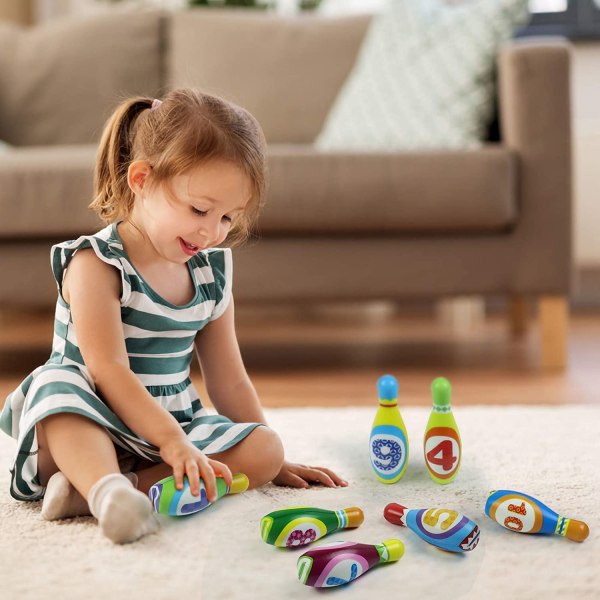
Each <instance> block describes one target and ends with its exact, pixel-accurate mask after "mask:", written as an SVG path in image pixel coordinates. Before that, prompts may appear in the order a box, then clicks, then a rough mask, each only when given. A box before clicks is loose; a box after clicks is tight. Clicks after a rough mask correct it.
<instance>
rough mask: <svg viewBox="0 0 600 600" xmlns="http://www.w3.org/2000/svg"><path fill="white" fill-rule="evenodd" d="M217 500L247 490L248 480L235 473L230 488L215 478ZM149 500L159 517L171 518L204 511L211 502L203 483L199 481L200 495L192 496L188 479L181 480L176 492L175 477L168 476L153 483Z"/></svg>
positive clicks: (221, 479)
mask: <svg viewBox="0 0 600 600" xmlns="http://www.w3.org/2000/svg"><path fill="white" fill-rule="evenodd" d="M216 484H217V500H219V499H220V498H222V497H223V496H225V495H226V494H239V493H240V492H245V491H246V490H247V489H248V478H247V477H246V476H245V475H244V474H243V473H235V474H234V475H233V481H232V482H231V488H229V487H228V486H227V484H226V483H225V480H224V479H223V478H222V477H217V478H216ZM148 495H149V496H150V500H151V501H152V504H153V505H154V510H155V511H156V512H157V513H160V514H161V515H171V516H172V517H181V516H184V515H191V514H192V513H196V512H200V511H201V510H204V509H205V508H207V507H208V506H210V505H211V504H213V502H209V501H208V498H207V497H206V489H205V487H204V481H202V479H200V495H199V496H192V492H191V491H190V483H189V481H188V478H187V477H185V476H184V478H183V489H182V490H178V489H177V488H176V487H175V477H174V476H173V475H169V477H165V478H164V479H161V480H160V481H158V482H157V483H155V484H154V485H153V486H152V487H151V488H150V490H149V491H148Z"/></svg>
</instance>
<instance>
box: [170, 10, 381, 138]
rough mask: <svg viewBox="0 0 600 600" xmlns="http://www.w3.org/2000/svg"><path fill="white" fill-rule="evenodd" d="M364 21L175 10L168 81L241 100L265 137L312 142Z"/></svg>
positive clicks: (356, 46)
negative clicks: (258, 122) (260, 127)
mask: <svg viewBox="0 0 600 600" xmlns="http://www.w3.org/2000/svg"><path fill="white" fill-rule="evenodd" d="M369 21H370V16H369V15H359V16H356V15H354V16H345V17H331V18H323V17H318V16H313V15H309V16H307V15H300V16H290V17H282V16H281V15H277V14H265V13H262V12H260V11H257V12H255V11H251V10H233V9H229V10H227V9H225V10H219V9H214V8H211V9H203V8H198V9H192V10H187V11H181V12H177V13H175V14H174V15H173V16H172V18H171V19H170V30H169V34H168V39H169V51H168V57H167V74H168V75H167V76H168V79H169V81H168V82H169V85H170V87H181V86H196V87H199V88H201V89H203V90H204V91H206V92H209V93H212V94H216V95H219V96H223V97H225V98H227V99H228V100H231V101H233V102H235V103H237V104H240V105H241V106H243V107H244V108H246V109H248V110H249V111H250V112H251V113H252V114H253V115H254V116H255V117H256V118H257V119H258V120H259V121H260V123H261V125H262V127H263V130H264V132H265V135H266V138H267V140H268V141H270V142H297V143H309V142H312V141H313V140H314V139H315V138H316V136H317V134H318V133H319V131H320V130H321V127H322V125H323V122H324V121H325V117H326V116H327V113H328V111H329V108H330V106H331V104H332V102H333V100H334V98H335V97H336V95H337V93H338V91H339V89H340V88H341V86H342V84H343V82H344V80H345V78H346V77H347V75H348V73H349V72H350V69H351V68H352V65H353V63H354V60H355V58H356V55H357V54H358V50H359V48H360V45H361V42H362V39H363V37H364V35H365V33H366V30H367V27H368V24H369Z"/></svg>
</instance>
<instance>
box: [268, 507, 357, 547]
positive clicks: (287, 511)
mask: <svg viewBox="0 0 600 600" xmlns="http://www.w3.org/2000/svg"><path fill="white" fill-rule="evenodd" d="M364 518H365V516H364V514H363V511H362V510H361V509H360V508H357V507H355V506H353V507H352V508H343V509H341V510H335V511H334V510H327V509H324V508H316V507H314V506H290V507H289V508H282V509H280V510H275V511H273V512H270V513H269V514H268V515H265V516H264V517H263V518H262V519H261V522H260V534H261V537H262V539H263V540H264V541H265V542H267V544H272V545H273V546H279V547H280V548H293V547H295V546H304V545H306V544H312V542H315V541H316V540H318V539H320V538H322V537H323V536H325V535H327V534H329V533H333V532H334V531H338V530H340V529H348V528H353V527H358V526H359V525H360V524H361V523H362V522H363V521H364Z"/></svg>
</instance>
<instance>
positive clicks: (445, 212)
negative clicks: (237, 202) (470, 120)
mask: <svg viewBox="0 0 600 600" xmlns="http://www.w3.org/2000/svg"><path fill="white" fill-rule="evenodd" d="M269 169H270V178H271V184H270V190H269V196H270V197H272V198H274V199H275V198H276V199H277V201H273V202H269V201H267V204H266V207H265V211H264V214H263V216H262V217H261V220H260V230H261V232H262V233H263V234H265V235H269V234H279V233H286V234H302V235H304V234H306V233H311V232H312V233H315V234H334V235H335V234H344V233H345V234H359V235H360V234H378V233H380V234H382V235H385V234H386V233H398V232H400V233H401V232H406V233H407V234H419V233H430V232H447V233H453V232H463V231H473V232H474V231H477V232H483V231H501V230H506V229H507V228H509V227H510V226H511V225H512V224H513V223H514V221H515V220H516V217H517V206H516V200H515V198H516V196H515V191H516V187H517V184H516V177H517V175H516V164H515V159H514V156H513V155H512V153H511V152H510V151H508V150H506V149H505V148H502V147H499V146H497V147H494V146H488V147H485V148H482V149H480V150H470V151H440V152H403V153H400V152H388V153H385V152H380V153H373V154H362V153H354V154H353V153H337V152H331V153H326V152H319V151H317V150H315V149H314V148H313V147H312V146H283V145H282V146H272V147H271V149H270V161H269Z"/></svg>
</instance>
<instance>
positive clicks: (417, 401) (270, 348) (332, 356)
mask: <svg viewBox="0 0 600 600" xmlns="http://www.w3.org/2000/svg"><path fill="white" fill-rule="evenodd" d="M237 328H238V337H239V340H240V345H241V348H242V353H243V356H244V359H245V362H246V366H247V368H248V371H249V373H250V375H251V377H252V380H253V381H254V384H255V386H256V388H257V390H258V392H259V395H260V396H261V399H262V402H263V404H264V405H265V406H267V407H284V406H293V407H300V406H340V407H343V406H356V405H373V406H374V405H375V404H376V402H377V397H376V381H377V378H378V377H379V376H380V375H382V374H384V373H392V374H393V375H395V376H396V377H397V378H398V380H399V382H400V403H401V404H404V405H428V404H429V403H430V401H431V400H430V396H429V387H430V384H431V381H432V380H433V379H434V378H435V377H437V376H444V377H447V378H448V379H449V380H450V381H451V383H452V386H453V401H454V403H455V404H456V405H458V404H459V403H460V404H462V405H467V404H480V403H485V404H572V403H584V404H600V391H599V390H600V386H599V382H598V375H597V373H598V365H600V313H599V314H583V315H582V314H577V315H574V316H572V319H571V324H570V333H569V366H568V368H567V370H566V371H564V372H562V373H543V372H541V371H540V370H539V367H538V364H539V343H538V342H539V339H538V331H537V324H536V322H535V319H533V320H532V322H531V326H530V327H529V331H528V332H527V333H526V334H525V335H524V336H523V337H522V338H520V339H516V340H515V339H512V338H511V337H510V335H509V333H508V326H507V323H506V321H505V319H504V318H503V317H502V315H497V316H494V317H488V318H486V319H485V321H484V322H480V323H478V324H475V325H473V326H471V327H468V328H467V329H466V330H465V329H462V330H460V331H455V330H453V329H452V328H450V327H449V326H445V325H443V324H441V323H440V322H439V321H437V320H436V319H434V318H433V317H430V316H426V315H420V316H419V315H416V316H415V315H414V314H406V313H405V314H402V313H399V312H397V311H395V310H394V309H391V308H390V307H388V306H385V305H383V306H382V305H371V306H368V307H366V308H365V307H364V306H363V307H355V306H354V307H353V306H350V307H348V306H345V307H340V306H336V307H331V306H329V307H320V308H312V309H302V310H301V309H298V308H295V309H290V308H282V307H266V308H261V309H257V308H248V307H241V308H239V307H238V310H237ZM51 339H52V315H49V314H26V315H25V314H7V313H3V314H2V318H1V321H0V406H1V405H2V404H3V402H4V398H5V396H6V395H7V394H8V393H9V392H10V391H11V390H12V389H13V388H14V387H15V386H16V385H17V384H18V383H19V382H20V381H21V380H22V378H23V377H24V376H25V375H26V374H27V373H28V372H29V371H31V370H32V369H33V368H35V367H36V366H37V365H38V364H41V363H43V362H45V360H46V359H47V357H48V355H49V349H50V343H51ZM194 380H195V381H196V382H197V384H198V387H199V388H200V389H201V388H202V383H201V379H200V376H199V373H198V372H197V370H195V371H194Z"/></svg>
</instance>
